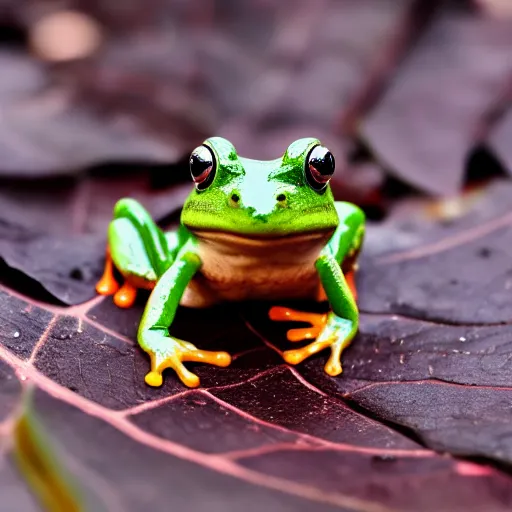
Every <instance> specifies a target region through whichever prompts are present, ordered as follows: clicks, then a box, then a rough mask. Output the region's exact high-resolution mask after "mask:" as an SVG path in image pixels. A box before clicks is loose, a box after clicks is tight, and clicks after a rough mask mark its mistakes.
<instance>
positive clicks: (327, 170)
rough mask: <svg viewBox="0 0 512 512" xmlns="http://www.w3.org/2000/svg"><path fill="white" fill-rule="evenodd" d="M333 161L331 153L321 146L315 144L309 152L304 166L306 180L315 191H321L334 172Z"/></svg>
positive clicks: (324, 188)
mask: <svg viewBox="0 0 512 512" xmlns="http://www.w3.org/2000/svg"><path fill="white" fill-rule="evenodd" d="M334 169H335V162H334V156H333V154H332V153H331V152H330V151H329V150H328V149H327V148H325V147H323V146H315V147H314V148H313V149H312V150H311V153H310V154H309V157H308V161H307V163H306V166H305V169H304V171H305V175H306V180H307V182H308V183H309V186H310V187H311V188H312V189H313V190H316V191H317V192H323V191H324V190H326V188H327V184H328V182H329V180H330V179H331V176H332V175H333V174H334Z"/></svg>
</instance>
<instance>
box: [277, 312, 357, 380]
mask: <svg viewBox="0 0 512 512" xmlns="http://www.w3.org/2000/svg"><path fill="white" fill-rule="evenodd" d="M269 317H270V319H271V320H277V321H288V322H290V321H292V322H307V323H309V324H311V327H303V328H298V329H290V330H289V331H288V333H287V338H288V340H289V341H303V340H309V339H313V338H316V340H315V341H313V342H312V343H310V344H309V345H306V346H305V347H302V348H298V349H294V350H286V351H285V352H283V359H284V360H285V361H286V362H287V363H289V364H294V365H295V364H299V363H301V362H302V361H304V360H305V359H307V358H308V357H309V356H312V355H313V354H316V353H318V352H320V351H322V350H324V349H326V348H328V347H330V349H331V356H330V357H329V359H328V360H327V363H326V365H325V367H324V370H325V372H326V373H327V374H329V375H331V376H333V377H335V376H336V375H339V374H340V373H341V372H342V371H343V369H342V367H341V354H342V352H343V350H345V348H347V347H348V346H349V345H350V342H351V341H352V338H353V337H354V335H355V333H356V331H357V326H355V325H354V324H353V322H352V321H350V320H347V319H345V318H340V317H338V316H336V315H335V314H334V313H332V312H330V313H324V314H321V313H304V312H302V311H296V310H294V309H289V308H283V307H279V306H275V307H273V308H271V309H270V311H269Z"/></svg>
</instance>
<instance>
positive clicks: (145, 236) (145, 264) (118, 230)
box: [96, 199, 170, 308]
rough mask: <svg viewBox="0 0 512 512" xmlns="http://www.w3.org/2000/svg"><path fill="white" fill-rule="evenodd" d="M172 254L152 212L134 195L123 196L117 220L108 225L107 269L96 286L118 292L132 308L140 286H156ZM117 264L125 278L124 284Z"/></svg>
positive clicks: (106, 292)
mask: <svg viewBox="0 0 512 512" xmlns="http://www.w3.org/2000/svg"><path fill="white" fill-rule="evenodd" d="M169 255H170V248H169V243H168V241H167V239H166V237H165V235H164V233H163V232H162V231H161V230H160V228H158V226H156V224H155V223H154V222H153V220H152V219H151V217H150V215H149V213H148V212H147V211H146V210H145V209H144V208H143V207H142V206H141V205H140V204H139V203H138V202H136V201H134V200H133V199H122V200H120V201H119V202H118V203H117V204H116V206H115V208H114V220H113V221H112V222H111V223H110V225H109V228H108V249H107V259H106V263H105V272H104V274H103V277H102V278H101V280H100V281H99V282H98V284H97V286H96V290H97V292H98V293H100V294H102V295H114V303H115V304H116V305H117V306H118V307H122V308H128V307H130V306H132V305H133V303H134V302H135V299H136V297H137V289H140V288H145V289H152V288H153V287H154V285H155V282H156V280H157V278H158V277H159V276H160V275H161V274H162V273H163V272H164V271H165V270H166V268H167V267H168V266H169V264H170V262H168V260H169ZM114 266H115V268H117V269H118V270H119V272H120V274H121V275H122V276H123V278H124V280H125V282H124V284H123V286H121V287H120V288H119V284H118V283H117V281H116V280H115V278H114Z"/></svg>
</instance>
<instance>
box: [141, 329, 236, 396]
mask: <svg viewBox="0 0 512 512" xmlns="http://www.w3.org/2000/svg"><path fill="white" fill-rule="evenodd" d="M143 345H144V347H143V348H144V350H145V351H146V352H147V353H148V354H149V356H150V358H151V371H150V372H149V373H148V374H147V375H146V377H145V381H146V384H148V385H149V386H153V387H158V386H161V385H162V383H163V377H162V372H163V371H164V370H165V369H167V368H172V369H173V370H174V371H175V372H176V373H177V374H178V377H179V378H180V380H181V381H182V382H183V384H185V386H188V387H189V388H196V387H197V386H199V384H200V382H199V377H198V376H197V375H196V374H194V373H192V372H191V371H189V370H187V368H185V365H184V364H183V363H184V362H195V363H208V364H213V365H216V366H229V365H230V363H231V356H230V355H229V354H228V353H227V352H213V351H209V350H199V349H198V348H196V347H195V345H193V344H192V343H189V342H186V341H183V340H179V339H177V338H173V337H171V336H164V335H162V334H161V333H160V332H149V333H148V332H147V333H146V334H145V335H144V341H143Z"/></svg>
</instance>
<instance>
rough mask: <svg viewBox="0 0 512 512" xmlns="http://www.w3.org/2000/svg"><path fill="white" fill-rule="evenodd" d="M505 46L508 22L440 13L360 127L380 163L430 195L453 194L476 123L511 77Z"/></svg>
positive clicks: (454, 11) (460, 11) (510, 40)
mask: <svg viewBox="0 0 512 512" xmlns="http://www.w3.org/2000/svg"><path fill="white" fill-rule="evenodd" d="M511 47H512V22H511V21H510V20H509V19H507V18H505V19H496V18H491V17H484V16H476V15H475V14H474V13H473V12H471V11H470V10H469V9H468V8H462V7H460V6H459V7H457V8H453V7H447V8H445V9H444V10H443V11H442V13H440V15H439V16H438V17H436V18H435V19H434V20H433V22H432V26H431V27H430V28H429V29H428V31H427V33H426V34H424V36H423V37H422V38H421V39H420V40H419V41H418V44H417V46H416V47H415V48H414V49H413V51H411V54H410V55H409V56H408V58H407V59H406V60H405V62H404V63H403V65H402V68H401V69H399V70H398V71H397V74H396V76H395V77H394V80H393V83H392V84H391V86H390V87H389V89H388V90H387V91H386V93H385V95H384V97H383V98H382V100H381V101H380V102H379V103H378V105H376V107H375V109H374V110H373V112H371V113H370V115H369V116H368V117H367V119H365V120H364V122H363V125H362V135H363V136H364V138H365V139H366V140H367V141H368V143H369V145H370V146H371V148H372V149H373V150H374V151H375V154H376V155H377V157H378V158H379V159H380V160H381V162H382V163H383V164H384V165H385V166H386V167H387V168H388V169H389V170H390V171H391V172H393V173H395V174H396V175H397V176H399V177H400V178H401V179H403V180H404V181H406V182H408V183H410V184H412V185H415V186H417V187H419V188H421V189H423V190H425V191H428V192H430V193H432V194H436V195H441V196H443V195H450V194H453V193H456V192H457V191H458V190H460V188H461V186H462V184H463V180H464V173H465V161H466V158H467V157H468V154H469V152H470V151H471V149H472V148H473V146H474V144H475V143H476V139H477V136H478V130H479V128H480V124H481V122H482V118H483V116H484V114H485V113H486V111H487V110H488V109H489V108H490V107H491V106H492V105H493V104H494V102H495V99H496V97H497V96H499V95H500V93H501V92H502V88H503V87H504V85H505V83H506V82H507V81H508V79H509V74H510V72H512V68H511V64H510V58H509V57H510V49H511ZM484 62H485V66H483V65H481V64H483V63H484Z"/></svg>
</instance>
